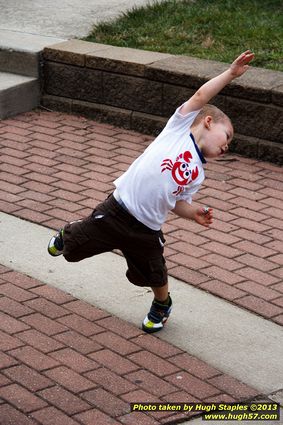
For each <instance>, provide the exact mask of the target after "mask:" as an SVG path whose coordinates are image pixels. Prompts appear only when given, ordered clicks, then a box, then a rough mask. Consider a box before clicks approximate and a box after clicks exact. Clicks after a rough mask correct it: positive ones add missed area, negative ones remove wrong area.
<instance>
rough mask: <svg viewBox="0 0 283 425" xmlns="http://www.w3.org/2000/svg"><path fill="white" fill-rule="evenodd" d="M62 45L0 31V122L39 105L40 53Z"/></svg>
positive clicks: (40, 37)
mask: <svg viewBox="0 0 283 425" xmlns="http://www.w3.org/2000/svg"><path fill="white" fill-rule="evenodd" d="M62 41H65V40H63V39H61V38H56V37H45V36H40V35H35V34H28V33H23V32H18V31H10V30H6V29H0V119H3V118H7V117H10V116H13V115H16V114H19V113H21V112H26V111H30V110H31V109H33V108H36V107H37V106H38V105H39V101H40V75H41V72H40V70H41V52H42V51H43V49H44V48H45V47H46V46H51V45H53V44H57V43H60V42H62Z"/></svg>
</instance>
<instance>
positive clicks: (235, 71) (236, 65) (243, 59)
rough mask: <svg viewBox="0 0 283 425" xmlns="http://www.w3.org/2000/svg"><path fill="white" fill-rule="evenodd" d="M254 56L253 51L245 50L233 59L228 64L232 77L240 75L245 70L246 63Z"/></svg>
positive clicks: (246, 67)
mask: <svg viewBox="0 0 283 425" xmlns="http://www.w3.org/2000/svg"><path fill="white" fill-rule="evenodd" d="M254 56H255V55H254V53H253V52H251V51H250V50H246V51H245V52H244V53H242V54H241V55H240V56H238V57H237V59H235V60H234V62H233V63H232V64H231V66H230V71H231V73H232V75H233V78H237V77H240V76H241V75H242V74H244V73H245V72H246V71H247V69H248V68H249V65H248V64H249V63H250V62H251V61H252V60H253V58H254Z"/></svg>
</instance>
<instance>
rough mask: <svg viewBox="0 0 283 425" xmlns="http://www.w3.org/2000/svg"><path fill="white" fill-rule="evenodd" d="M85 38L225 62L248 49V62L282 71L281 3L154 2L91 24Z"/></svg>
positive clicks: (221, 0) (254, 0) (238, 0)
mask: <svg viewBox="0 0 283 425" xmlns="http://www.w3.org/2000/svg"><path fill="white" fill-rule="evenodd" d="M85 40H87V41H93V42H97V43H105V44H112V45H115V46H122V47H133V48H136V49H143V50H152V51H158V52H165V53H171V54H176V55H189V56H195V57H199V58H205V59H213V60H217V61H221V62H228V63H229V62H231V61H232V60H233V59H234V58H235V57H236V56H238V54H239V53H241V52H242V51H243V50H246V49H251V50H252V51H253V52H255V54H256V59H255V60H254V61H253V66H257V67H263V68H269V69H274V70H278V71H283V51H282V45H283V2H282V0H184V1H180V0H179V1H178V0H169V1H168V0H167V1H164V2H160V1H156V2H155V3H154V4H153V5H151V6H146V7H141V8H134V9H132V10H130V11H128V12H127V13H125V14H123V15H121V16H120V17H119V18H118V19H117V20H115V21H112V22H102V23H100V24H99V25H96V26H94V28H93V31H92V33H91V34H90V35H89V36H88V37H87V38H85Z"/></svg>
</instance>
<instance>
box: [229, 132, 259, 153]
mask: <svg viewBox="0 0 283 425" xmlns="http://www.w3.org/2000/svg"><path fill="white" fill-rule="evenodd" d="M258 144H259V140H258V139H256V138H255V137H247V136H243V135H241V134H239V133H236V134H235V135H234V138H233V141H232V143H231V145H230V147H229V151H230V152H234V153H237V154H239V155H242V156H246V157H248V158H257V157H258Z"/></svg>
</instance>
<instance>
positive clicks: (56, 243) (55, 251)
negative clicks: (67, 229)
mask: <svg viewBox="0 0 283 425" xmlns="http://www.w3.org/2000/svg"><path fill="white" fill-rule="evenodd" d="M63 234H64V230H63V229H61V230H59V232H58V233H56V235H54V236H52V238H51V239H50V241H49V244H48V247H47V251H48V252H49V254H50V255H52V257H58V255H61V254H63V248H64V241H63Z"/></svg>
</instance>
